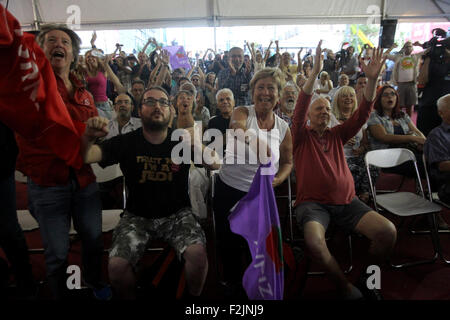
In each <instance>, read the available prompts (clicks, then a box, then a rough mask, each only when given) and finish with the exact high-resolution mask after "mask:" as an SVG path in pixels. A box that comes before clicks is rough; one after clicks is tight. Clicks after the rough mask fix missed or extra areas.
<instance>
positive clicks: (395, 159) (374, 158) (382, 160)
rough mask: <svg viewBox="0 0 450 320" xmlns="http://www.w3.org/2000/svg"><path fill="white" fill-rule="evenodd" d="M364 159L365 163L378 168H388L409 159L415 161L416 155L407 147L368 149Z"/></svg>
mask: <svg viewBox="0 0 450 320" xmlns="http://www.w3.org/2000/svg"><path fill="white" fill-rule="evenodd" d="M364 160H365V162H366V164H370V165H373V166H376V167H380V168H390V167H395V166H397V165H400V164H402V163H404V162H406V161H410V160H412V161H414V162H416V157H415V156H414V153H413V152H412V151H410V150H408V149H403V148H392V149H379V150H372V151H369V152H367V153H366V156H365V158H364Z"/></svg>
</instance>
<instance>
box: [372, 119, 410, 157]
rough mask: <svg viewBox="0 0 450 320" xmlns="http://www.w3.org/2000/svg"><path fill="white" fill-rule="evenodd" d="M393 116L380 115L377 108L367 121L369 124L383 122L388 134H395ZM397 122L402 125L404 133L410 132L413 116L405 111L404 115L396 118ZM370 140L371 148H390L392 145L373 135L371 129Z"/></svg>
mask: <svg viewBox="0 0 450 320" xmlns="http://www.w3.org/2000/svg"><path fill="white" fill-rule="evenodd" d="M391 120H392V119H391V117H389V116H387V115H384V116H380V115H379V114H378V112H377V111H376V110H374V111H372V113H371V115H370V118H369V121H367V126H368V127H370V126H373V125H377V124H381V125H382V126H383V127H384V129H385V130H386V133H387V134H395V133H394V125H393V124H392V121H391ZM395 121H397V123H398V124H399V125H400V126H401V127H402V129H403V132H404V134H408V132H409V131H410V130H409V125H408V124H409V123H410V122H411V118H410V117H409V116H408V115H407V114H406V113H405V114H404V115H403V117H401V118H398V119H395ZM369 141H370V148H371V149H372V150H378V149H389V148H390V145H389V144H387V143H384V142H381V141H379V140H377V139H375V137H373V136H372V135H371V134H370V131H369Z"/></svg>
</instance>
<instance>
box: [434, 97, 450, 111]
mask: <svg viewBox="0 0 450 320" xmlns="http://www.w3.org/2000/svg"><path fill="white" fill-rule="evenodd" d="M436 105H437V108H438V110H439V111H442V110H443V109H444V108H445V107H446V106H447V108H448V107H450V93H448V94H446V95H445V96H442V97H440V98H439V99H438V100H437V102H436Z"/></svg>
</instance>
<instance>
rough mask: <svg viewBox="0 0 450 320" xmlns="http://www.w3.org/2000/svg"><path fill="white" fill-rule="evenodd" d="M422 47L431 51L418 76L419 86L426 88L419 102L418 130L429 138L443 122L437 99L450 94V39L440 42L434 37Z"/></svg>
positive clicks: (426, 55) (428, 52)
mask: <svg viewBox="0 0 450 320" xmlns="http://www.w3.org/2000/svg"><path fill="white" fill-rule="evenodd" d="M414 44H415V45H416V44H417V45H420V44H419V43H414ZM422 47H424V48H427V47H428V48H429V50H427V53H426V54H425V55H424V58H425V60H424V63H423V64H422V66H421V68H420V71H419V76H418V83H419V85H422V86H425V87H424V89H423V93H422V96H421V98H420V100H419V112H418V115H417V128H418V129H419V130H420V131H422V132H423V134H424V135H426V136H427V135H428V133H429V132H430V131H431V130H432V129H433V128H435V127H437V126H438V125H440V124H441V121H442V120H441V118H440V117H439V115H438V112H437V106H436V102H437V99H438V98H439V97H442V96H444V95H446V94H448V93H449V92H450V38H447V39H445V40H442V41H438V40H437V38H436V37H434V38H433V39H432V40H430V41H429V42H428V43H424V44H423V45H422Z"/></svg>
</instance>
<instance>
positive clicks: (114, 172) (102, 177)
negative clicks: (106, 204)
mask: <svg viewBox="0 0 450 320" xmlns="http://www.w3.org/2000/svg"><path fill="white" fill-rule="evenodd" d="M91 167H92V170H93V171H94V174H95V176H96V177H97V182H100V183H101V182H107V181H111V180H114V179H116V178H118V177H122V176H123V173H122V170H120V167H119V165H118V164H113V165H112V166H108V167H106V168H104V169H103V168H102V167H100V166H99V165H98V164H97V163H92V164H91Z"/></svg>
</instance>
